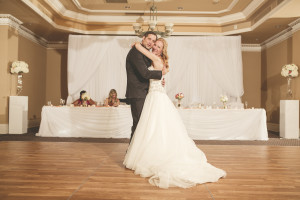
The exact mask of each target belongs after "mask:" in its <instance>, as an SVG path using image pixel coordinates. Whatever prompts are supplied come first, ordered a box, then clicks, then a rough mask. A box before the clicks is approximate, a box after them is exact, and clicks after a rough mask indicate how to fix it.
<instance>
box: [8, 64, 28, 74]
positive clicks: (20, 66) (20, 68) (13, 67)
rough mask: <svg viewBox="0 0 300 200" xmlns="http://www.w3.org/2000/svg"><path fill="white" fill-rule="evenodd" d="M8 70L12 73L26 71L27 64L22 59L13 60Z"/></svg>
mask: <svg viewBox="0 0 300 200" xmlns="http://www.w3.org/2000/svg"><path fill="white" fill-rule="evenodd" d="M10 72H11V73H12V74H14V73H16V74H18V73H28V72H29V69H28V64H27V63H26V62H24V61H14V62H13V63H12V65H11V68H10Z"/></svg>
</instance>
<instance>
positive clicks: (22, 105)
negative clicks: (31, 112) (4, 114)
mask: <svg viewBox="0 0 300 200" xmlns="http://www.w3.org/2000/svg"><path fill="white" fill-rule="evenodd" d="M27 127H28V97H27V96H10V97H9V130H8V133H10V134H22V133H27Z"/></svg>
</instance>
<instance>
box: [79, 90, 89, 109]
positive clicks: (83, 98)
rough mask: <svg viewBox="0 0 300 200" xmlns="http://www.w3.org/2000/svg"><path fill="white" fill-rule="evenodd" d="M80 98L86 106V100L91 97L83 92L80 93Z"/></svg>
mask: <svg viewBox="0 0 300 200" xmlns="http://www.w3.org/2000/svg"><path fill="white" fill-rule="evenodd" d="M81 99H82V101H83V102H82V105H83V106H85V107H86V106H88V102H87V101H88V100H90V99H91V97H90V96H89V95H88V93H86V92H85V93H83V94H82V96H81Z"/></svg>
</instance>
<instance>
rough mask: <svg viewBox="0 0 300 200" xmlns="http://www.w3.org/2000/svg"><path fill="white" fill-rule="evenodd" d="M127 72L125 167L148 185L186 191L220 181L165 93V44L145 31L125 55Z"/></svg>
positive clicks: (217, 173)
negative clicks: (146, 179)
mask: <svg viewBox="0 0 300 200" xmlns="http://www.w3.org/2000/svg"><path fill="white" fill-rule="evenodd" d="M150 49H152V52H150V51H149V50H150ZM126 71H127V91H126V98H127V99H128V100H129V102H130V104H131V114H132V118H133V126H132V133H131V138H130V144H129V147H128V149H127V153H126V155H125V159H124V163H123V164H124V165H125V166H126V168H129V169H132V170H134V173H135V174H139V175H140V176H142V177H150V178H149V182H150V183H151V184H152V185H155V186H158V187H160V188H168V187H182V188H188V187H192V186H194V185H196V184H201V183H206V182H216V181H218V179H219V178H221V177H225V176H226V172H225V171H223V170H222V169H218V168H216V167H214V166H212V165H211V164H209V163H207V159H206V156H205V154H204V153H203V152H202V151H201V150H200V149H198V147H197V146H196V145H195V143H194V141H193V140H192V139H191V138H190V137H189V136H188V133H187V130H186V128H185V126H184V124H183V122H182V120H181V118H180V115H179V113H178V111H177V109H176V108H175V106H174V105H173V103H172V101H171V100H170V99H169V97H168V96H167V94H166V92H165V89H164V87H163V84H162V79H163V75H165V74H166V73H168V71H169V65H168V54H167V42H166V41H165V40H164V39H163V38H159V39H157V36H156V34H155V33H154V32H151V31H149V32H146V33H145V35H144V36H143V39H142V42H141V43H135V45H134V46H133V47H132V49H131V50H130V51H129V53H128V55H127V58H126Z"/></svg>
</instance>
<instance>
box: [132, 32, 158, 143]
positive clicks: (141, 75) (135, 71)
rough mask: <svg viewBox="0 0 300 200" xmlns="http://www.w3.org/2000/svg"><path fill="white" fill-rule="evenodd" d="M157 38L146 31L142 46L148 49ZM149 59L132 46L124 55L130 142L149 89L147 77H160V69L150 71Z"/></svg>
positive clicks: (152, 33)
mask: <svg viewBox="0 0 300 200" xmlns="http://www.w3.org/2000/svg"><path fill="white" fill-rule="evenodd" d="M156 40H157V35H156V34H155V33H154V32H152V31H148V32H146V33H145V35H144V36H143V39H142V42H141V44H142V46H143V47H145V48H146V49H148V50H150V49H151V48H152V46H153V45H154V43H155V41H156ZM150 65H151V60H150V59H148V58H147V57H146V56H144V54H142V53H141V52H140V51H139V50H137V49H136V48H135V46H133V47H132V48H131V50H130V51H129V53H128V54H127V57H126V72H127V89H126V99H128V101H129V103H130V106H131V115H132V119H133V125H132V127H131V136H130V142H131V139H132V137H133V134H134V131H135V129H136V126H137V124H138V122H139V119H140V116H141V113H142V110H143V106H144V102H145V98H146V95H147V93H148V89H149V79H161V77H162V71H158V70H157V71H156V70H153V71H150V70H148V67H150Z"/></svg>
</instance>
